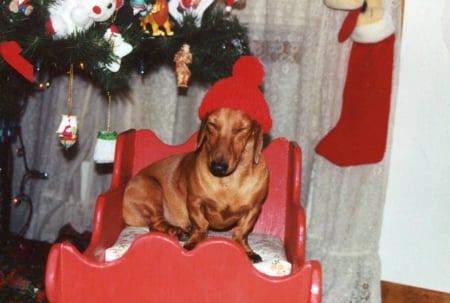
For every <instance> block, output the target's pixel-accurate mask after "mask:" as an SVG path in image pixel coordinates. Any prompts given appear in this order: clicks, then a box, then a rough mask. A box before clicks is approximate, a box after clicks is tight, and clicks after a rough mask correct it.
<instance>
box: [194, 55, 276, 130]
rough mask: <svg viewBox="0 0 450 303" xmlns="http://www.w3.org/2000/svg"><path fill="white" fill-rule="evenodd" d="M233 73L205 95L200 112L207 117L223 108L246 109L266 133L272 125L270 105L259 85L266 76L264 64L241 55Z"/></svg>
mask: <svg viewBox="0 0 450 303" xmlns="http://www.w3.org/2000/svg"><path fill="white" fill-rule="evenodd" d="M232 74H233V75H232V76H231V77H229V78H224V79H221V80H219V81H217V82H216V83H215V84H214V85H213V86H212V87H211V89H210V90H209V91H208V92H207V93H206V94H205V96H204V97H203V100H202V103H201V104H200V107H199V109H198V116H199V118H200V119H203V118H204V117H205V116H206V115H207V114H208V113H210V112H212V111H214V110H216V109H219V108H232V109H237V110H240V111H243V112H245V113H246V114H248V115H249V116H250V117H252V119H254V120H255V121H257V122H258V123H259V124H260V125H261V127H262V129H263V131H264V133H268V132H269V131H270V129H271V128H272V118H271V116H270V110H269V106H268V104H267V101H266V100H265V98H264V95H263V94H262V93H261V90H260V89H259V86H260V85H261V84H262V82H263V79H264V66H263V65H262V64H261V62H260V61H259V60H258V59H257V58H256V57H253V56H241V57H240V58H239V59H238V60H237V61H236V63H235V64H234V65H233V72H232Z"/></svg>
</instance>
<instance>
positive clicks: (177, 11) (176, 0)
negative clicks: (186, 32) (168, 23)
mask: <svg viewBox="0 0 450 303" xmlns="http://www.w3.org/2000/svg"><path fill="white" fill-rule="evenodd" d="M214 1H215V0H172V1H170V2H169V13H170V15H171V16H172V17H173V18H174V19H175V21H177V23H178V24H180V25H182V24H183V20H184V18H185V17H186V15H190V16H193V17H194V18H195V23H196V25H197V27H200V25H201V23H202V18H203V13H204V12H205V11H206V9H207V8H208V7H209V6H210V5H211V4H213V3H214Z"/></svg>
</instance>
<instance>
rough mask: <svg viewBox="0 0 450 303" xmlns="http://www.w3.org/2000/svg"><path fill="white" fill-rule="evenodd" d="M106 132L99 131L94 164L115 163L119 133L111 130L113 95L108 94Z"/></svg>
mask: <svg viewBox="0 0 450 303" xmlns="http://www.w3.org/2000/svg"><path fill="white" fill-rule="evenodd" d="M107 120H108V121H107V125H106V130H102V131H99V132H98V134H97V141H96V143H95V148H94V156H93V159H94V162H95V163H97V164H106V163H113V162H114V155H115V151H116V140H117V132H115V131H111V130H110V124H111V123H110V122H111V95H110V94H109V93H108V119H107Z"/></svg>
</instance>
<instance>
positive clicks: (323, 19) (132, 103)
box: [12, 0, 402, 303]
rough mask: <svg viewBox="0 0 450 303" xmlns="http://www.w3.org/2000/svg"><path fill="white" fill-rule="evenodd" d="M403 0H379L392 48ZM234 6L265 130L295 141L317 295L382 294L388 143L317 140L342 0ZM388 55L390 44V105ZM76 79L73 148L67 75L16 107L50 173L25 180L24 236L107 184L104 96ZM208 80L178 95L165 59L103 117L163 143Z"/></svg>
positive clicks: (85, 211)
mask: <svg viewBox="0 0 450 303" xmlns="http://www.w3.org/2000/svg"><path fill="white" fill-rule="evenodd" d="M240 1H243V0H240ZM401 6H402V3H401V0H385V8H386V11H387V13H389V14H391V15H392V17H393V19H394V21H395V24H396V26H397V40H396V41H397V42H396V50H398V49H399V48H398V45H399V42H400V22H401ZM234 13H235V14H237V15H238V16H239V19H240V21H241V22H242V23H244V24H246V25H248V27H249V38H250V46H251V51H252V52H253V53H254V54H255V55H256V56H258V57H259V58H260V59H261V61H262V62H263V63H264V65H265V69H266V78H265V82H264V93H265V96H266V99H267V100H268V102H269V103H270V107H271V112H272V116H273V120H274V127H273V129H272V131H271V136H272V137H279V136H283V137H287V138H289V139H290V140H294V141H297V142H298V143H299V144H300V146H301V148H302V151H303V176H302V197H301V198H302V204H303V206H304V207H305V209H306V210H307V220H308V226H307V256H308V258H309V259H317V260H320V261H321V263H322V267H323V275H324V285H323V292H324V293H323V302H325V303H327V302H329V303H339V302H342V303H343V302H380V301H381V300H380V285H379V280H380V260H379V256H378V240H379V236H380V227H381V222H382V214H383V206H384V198H385V192H386V181H387V177H388V176H387V172H388V165H389V145H388V149H387V152H386V155H385V158H384V159H385V160H383V161H382V162H381V163H378V164H372V165H362V166H354V167H348V168H342V167H339V166H336V165H334V164H332V163H331V162H328V161H327V160H325V159H324V158H322V157H321V156H319V155H317V154H316V153H315V152H314V148H315V146H316V144H317V143H318V142H319V140H320V139H321V138H322V137H323V136H324V135H325V134H326V133H327V132H328V131H329V130H330V129H331V128H332V127H333V126H334V125H335V124H336V121H337V119H338V118H339V114H340V108H341V105H342V90H343V87H344V81H345V76H346V69H347V63H348V56H349V51H350V45H351V42H350V41H347V42H345V43H342V44H340V43H338V42H337V32H338V30H339V27H340V25H341V24H342V21H343V18H344V17H345V15H346V12H343V11H337V10H332V9H329V8H327V7H326V6H325V5H324V3H323V2H322V1H321V0H315V1H312V0H309V1H308V0H285V1H263V0H248V1H247V2H246V5H245V7H244V8H243V9H241V10H234ZM194 55H195V54H194ZM397 55H398V52H397V51H396V52H395V66H394V83H393V92H394V93H393V96H392V101H391V102H392V105H391V106H392V107H391V112H393V111H394V110H395V92H396V84H397V80H396V79H397V77H396V75H397V69H398V68H397V66H398V65H397V63H398V57H397ZM74 86H75V87H74V90H75V91H74V96H73V108H74V109H73V111H74V114H77V115H78V125H79V142H78V144H77V145H76V147H75V149H74V150H69V151H68V152H64V151H63V149H62V148H61V146H60V145H59V143H58V139H57V136H56V134H55V130H56V129H57V127H58V124H59V121H60V119H61V116H60V115H61V114H63V113H65V111H66V110H67V104H66V103H67V92H68V79H67V77H61V78H58V79H56V80H55V81H54V82H53V84H52V87H51V88H50V89H48V90H47V91H45V92H43V93H41V94H38V95H36V96H35V97H34V98H32V99H31V100H30V101H29V102H28V107H27V110H26V113H25V115H24V117H23V123H22V132H23V138H24V141H25V146H26V151H27V152H28V154H27V156H28V162H29V166H30V167H32V168H35V169H39V170H43V171H46V172H48V174H49V179H48V180H32V181H30V182H29V183H28V186H27V187H26V190H27V193H28V194H29V195H30V196H31V197H32V199H33V205H34V213H33V217H32V221H31V225H30V227H29V229H28V232H27V234H26V236H27V237H29V238H34V239H41V240H47V241H53V240H55V237H56V236H57V233H58V230H59V228H60V227H61V226H63V225H64V224H66V223H71V224H72V225H73V226H74V227H75V228H76V229H77V230H79V231H83V230H89V229H90V228H91V226H92V214H93V209H94V205H95V198H96V197H97V195H98V194H99V193H100V192H102V191H103V190H105V189H106V188H107V187H108V185H109V180H110V174H109V171H108V170H106V171H105V169H104V168H102V167H101V166H99V165H96V164H94V163H93V161H92V154H93V149H94V144H95V139H96V135H97V132H98V131H99V130H103V129H105V128H106V120H107V108H108V106H107V101H106V97H105V96H103V95H102V94H101V93H100V92H99V91H98V90H97V89H95V88H93V86H92V85H91V84H90V83H88V82H86V81H84V80H81V79H78V78H77V79H76V81H75V85H74ZM206 90H207V87H203V86H199V85H196V84H192V85H191V86H190V87H189V89H188V93H187V96H180V95H178V94H177V90H176V81H175V73H174V70H173V68H172V67H165V68H162V69H160V70H158V72H156V73H152V74H149V75H147V76H145V77H144V78H141V77H140V76H139V75H137V74H136V75H134V76H133V78H132V90H131V92H130V94H129V95H128V96H127V97H126V98H119V97H118V96H113V104H112V108H111V116H112V118H111V127H112V129H114V130H116V131H118V132H120V131H123V130H126V129H128V128H150V129H153V130H154V131H155V132H156V133H157V134H158V135H159V136H160V137H161V139H162V140H163V141H165V142H167V143H172V144H178V143H182V142H183V141H185V140H186V139H187V138H188V137H189V136H190V135H191V134H192V133H193V132H194V131H195V130H196V129H197V127H198V124H199V121H198V119H197V108H198V105H199V103H200V100H201V98H202V96H203V94H204V93H205V91H206ZM392 116H393V115H391V117H392ZM392 125H393V121H392V119H391V121H390V128H392ZM22 173H23V165H22V162H21V160H20V158H16V160H15V167H14V187H15V189H17V188H18V184H19V181H20V177H21V174H22ZM26 213H27V208H26V205H20V206H18V207H16V208H14V209H13V216H12V229H13V230H15V231H17V230H20V228H21V226H22V224H23V223H24V221H25V218H26Z"/></svg>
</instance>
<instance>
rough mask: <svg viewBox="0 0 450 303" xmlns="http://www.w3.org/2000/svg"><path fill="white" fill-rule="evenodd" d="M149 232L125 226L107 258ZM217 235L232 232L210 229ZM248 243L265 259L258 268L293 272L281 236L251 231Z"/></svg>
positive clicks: (281, 273)
mask: <svg viewBox="0 0 450 303" xmlns="http://www.w3.org/2000/svg"><path fill="white" fill-rule="evenodd" d="M148 232H149V229H148V228H146V227H132V226H128V227H126V228H124V229H123V230H122V232H121V233H120V235H119V238H118V239H117V241H116V243H114V245H113V246H112V247H110V248H107V249H106V251H105V260H106V261H113V260H116V259H118V258H120V257H121V256H122V255H123V254H124V253H125V252H126V251H127V250H128V248H129V247H130V245H131V243H133V241H134V239H135V238H136V237H137V236H139V235H142V234H145V233H148ZM215 237H224V238H228V239H231V232H213V231H210V232H209V234H208V238H215ZM248 243H249V245H250V247H251V248H252V249H253V250H254V251H255V252H256V253H257V254H259V255H260V256H261V258H262V259H263V260H262V262H259V263H254V264H253V266H254V267H255V268H256V269H257V270H259V271H260V272H262V273H265V274H267V275H270V276H284V275H288V274H289V273H290V272H291V268H292V266H291V264H290V263H289V262H288V261H287V259H286V254H285V252H284V248H283V242H282V241H281V239H280V238H278V237H276V236H273V235H268V234H258V233H251V234H250V235H249V237H248ZM181 244H182V242H181Z"/></svg>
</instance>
